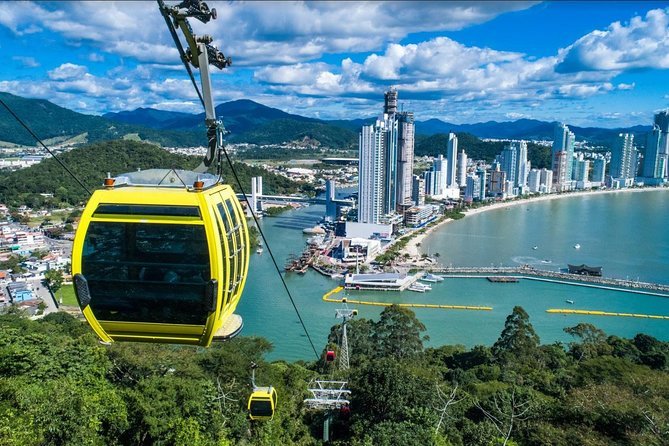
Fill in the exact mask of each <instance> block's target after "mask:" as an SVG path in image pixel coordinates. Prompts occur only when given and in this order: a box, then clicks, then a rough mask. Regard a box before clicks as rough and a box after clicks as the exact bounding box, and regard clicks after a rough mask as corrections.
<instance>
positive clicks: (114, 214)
mask: <svg viewBox="0 0 669 446" xmlns="http://www.w3.org/2000/svg"><path fill="white" fill-rule="evenodd" d="M156 183H159V184H156ZM175 185H178V186H175ZM106 186H107V187H106V188H105V189H102V190H98V191H95V193H94V194H93V196H92V197H91V198H90V200H89V201H88V204H87V205H86V208H85V209H84V212H83V214H82V216H81V221H80V223H79V227H78V228H77V233H76V235H75V240H74V246H73V252H72V274H73V276H74V283H75V293H76V296H77V299H78V301H79V305H80V307H81V310H82V312H83V314H84V316H85V317H86V320H87V321H88V323H89V324H90V325H91V327H92V328H93V330H95V332H96V333H97V335H98V336H99V337H100V339H102V340H103V341H105V342H112V341H144V342H163V343H174V344H195V345H201V346H208V345H209V344H210V343H211V342H212V340H217V339H227V338H230V337H232V336H234V335H236V334H237V333H238V332H239V331H240V330H241V328H242V319H241V317H239V316H238V315H236V314H233V312H234V310H235V308H236V306H237V303H238V302H239V299H240V297H241V294H242V290H243V288H244V284H245V281H246V275H247V272H248V264H249V234H248V227H247V225H246V218H245V216H244V213H243V210H242V207H241V205H240V203H239V201H238V200H237V197H236V196H235V194H234V192H233V190H232V188H231V187H230V186H228V185H224V184H220V183H218V181H217V178H216V177H213V176H211V175H204V176H203V175H198V174H195V173H193V172H188V171H175V170H170V171H168V170H158V169H152V170H147V171H144V172H135V173H131V174H125V175H123V176H120V177H117V179H116V180H115V181H114V180H106Z"/></svg>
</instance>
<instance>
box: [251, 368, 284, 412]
mask: <svg viewBox="0 0 669 446" xmlns="http://www.w3.org/2000/svg"><path fill="white" fill-rule="evenodd" d="M257 368H258V366H257V365H256V364H255V363H251V385H252V386H253V392H251V395H250V396H249V401H248V404H247V410H248V412H249V418H250V419H251V420H253V421H269V420H271V419H272V418H274V409H276V403H277V398H278V397H277V393H276V389H275V388H274V387H272V386H269V387H257V386H256V369H257Z"/></svg>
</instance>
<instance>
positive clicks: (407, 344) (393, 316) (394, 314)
mask: <svg viewBox="0 0 669 446" xmlns="http://www.w3.org/2000/svg"><path fill="white" fill-rule="evenodd" d="M423 331H425V325H423V323H422V322H421V321H419V320H418V318H416V314H415V313H414V312H413V311H411V310H409V309H407V308H402V307H400V306H399V305H391V306H389V307H386V309H385V310H383V312H381V318H380V319H379V322H377V323H376V324H375V327H374V335H373V336H374V341H375V343H376V344H377V346H378V349H379V355H380V356H382V357H385V356H392V357H395V358H399V359H401V358H408V357H411V356H414V355H416V354H418V353H421V352H422V351H423V341H427V340H428V339H429V338H428V337H427V336H421V332H423Z"/></svg>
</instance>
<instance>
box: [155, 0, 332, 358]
mask: <svg viewBox="0 0 669 446" xmlns="http://www.w3.org/2000/svg"><path fill="white" fill-rule="evenodd" d="M158 5H159V8H160V12H161V14H162V15H163V17H164V18H165V22H166V23H167V27H168V28H169V30H170V34H171V35H172V39H173V40H174V43H175V44H176V46H177V50H178V51H179V54H180V56H181V60H182V61H183V63H184V65H185V67H186V71H187V72H188V76H189V77H190V80H191V83H192V84H193V86H194V87H195V91H196V92H197V94H198V96H199V98H200V101H201V102H202V106H203V107H205V104H204V99H203V97H202V94H201V93H200V89H199V88H198V86H197V82H196V80H195V76H194V75H193V71H192V70H191V69H190V65H189V64H188V58H187V57H186V55H185V52H184V50H183V47H182V46H181V41H180V40H179V37H178V36H177V33H176V29H175V28H174V27H173V25H172V22H171V21H170V20H169V18H168V15H167V13H166V9H163V5H164V3H163V2H162V0H158ZM205 108H206V107H205ZM217 133H218V132H217ZM216 138H217V145H218V146H219V147H218V148H219V156H218V159H219V160H218V169H219V178H220V177H221V176H222V169H221V162H220V153H221V152H223V154H224V155H225V159H226V161H227V163H228V166H230V170H231V172H232V176H233V177H234V178H235V181H236V182H237V186H239V191H240V192H241V193H242V196H243V197H244V201H245V202H246V205H247V206H248V208H249V209H251V203H250V201H249V198H248V196H247V195H246V192H244V188H243V187H242V182H241V181H240V180H239V176H238V175H237V171H236V170H235V167H234V165H233V164H232V160H231V159H230V156H229V155H228V152H227V150H225V144H224V143H223V142H222V141H221V139H222V138H220V139H219V138H218V135H216ZM251 216H252V217H253V221H254V222H255V224H256V227H257V228H258V232H260V236H261V237H262V240H263V242H265V247H267V252H269V256H270V258H271V259H272V263H273V264H274V269H275V270H276V272H277V274H278V275H279V279H281V284H282V285H283V288H284V289H285V290H286V294H287V295H288V298H289V299H290V303H291V304H292V305H293V309H294V310H295V313H296V314H297V318H298V319H299V321H300V324H301V325H302V329H303V330H304V334H305V335H306V336H307V339H308V340H309V344H310V345H311V348H312V350H313V351H314V354H315V355H316V359H317V360H318V359H319V358H320V355H319V354H318V351H317V350H316V346H315V345H314V342H313V341H312V339H311V335H310V334H309V330H307V326H306V325H305V323H304V320H303V319H302V315H301V314H300V311H299V310H298V308H297V304H295V300H294V299H293V295H292V293H291V292H290V289H289V288H288V285H287V284H286V281H285V279H284V278H283V276H282V275H281V270H280V268H279V265H278V264H277V263H276V258H275V257H274V253H273V252H272V248H271V247H270V245H269V243H268V241H267V237H265V233H264V232H263V230H262V227H261V226H260V223H259V221H258V217H256V213H255V210H253V209H252V210H251Z"/></svg>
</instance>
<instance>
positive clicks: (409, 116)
mask: <svg viewBox="0 0 669 446" xmlns="http://www.w3.org/2000/svg"><path fill="white" fill-rule="evenodd" d="M396 116H397V118H398V131H399V134H398V145H399V147H398V152H399V156H398V158H397V192H396V194H397V205H398V207H399V206H401V205H408V204H411V203H412V202H414V201H415V200H414V199H413V198H412V189H413V159H414V118H413V113H411V112H401V113H398V114H397V115H396Z"/></svg>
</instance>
